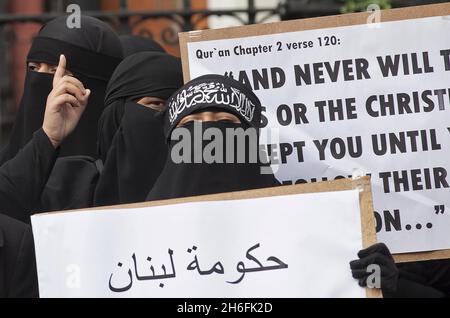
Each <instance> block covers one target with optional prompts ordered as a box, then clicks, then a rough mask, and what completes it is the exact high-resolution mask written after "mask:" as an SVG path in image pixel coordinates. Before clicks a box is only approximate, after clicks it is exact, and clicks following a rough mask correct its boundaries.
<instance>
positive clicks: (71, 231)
mask: <svg viewBox="0 0 450 318" xmlns="http://www.w3.org/2000/svg"><path fill="white" fill-rule="evenodd" d="M372 211H373V206H372V197H371V192H370V182H369V180H368V178H362V179H358V180H353V181H352V180H340V181H333V182H323V183H316V184H305V185H296V186H286V187H280V188H273V189H262V190H252V191H243V192H234V193H227V194H219V195H209V196H202V197H195V198H185V199H177V200H168V201H159V202H148V203H142V204H135V205H126V206H117V207H110V208H101V209H100V210H84V211H70V212H56V213H47V214H38V215H35V216H33V217H32V224H33V233H34V237H35V245H36V259H37V267H38V277H39V289H40V295H41V297H155V298H159V297H182V298H192V297H201V298H210V297H251V298H259V297H262V298H266V297H365V296H366V295H368V296H378V295H379V292H377V291H376V290H375V289H371V290H367V293H366V292H365V291H364V289H362V288H361V287H359V285H358V282H357V281H356V280H354V279H353V278H352V276H351V271H350V267H349V262H350V261H351V260H353V259H355V258H357V256H356V254H357V252H358V251H359V250H360V249H361V248H363V247H367V246H369V245H371V244H373V243H375V230H374V218H373V213H372Z"/></svg>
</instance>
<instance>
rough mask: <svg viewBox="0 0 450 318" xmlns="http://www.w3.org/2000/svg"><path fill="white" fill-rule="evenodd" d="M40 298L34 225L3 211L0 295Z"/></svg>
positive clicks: (0, 225) (0, 250) (0, 296)
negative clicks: (32, 230)
mask: <svg viewBox="0 0 450 318" xmlns="http://www.w3.org/2000/svg"><path fill="white" fill-rule="evenodd" d="M37 297H39V291H38V282H37V272H36V261H35V255H34V244H33V235H32V233H31V228H30V227H29V226H28V225H26V224H24V223H22V222H19V221H17V220H14V219H11V218H9V217H7V216H4V215H1V214H0V298H37Z"/></svg>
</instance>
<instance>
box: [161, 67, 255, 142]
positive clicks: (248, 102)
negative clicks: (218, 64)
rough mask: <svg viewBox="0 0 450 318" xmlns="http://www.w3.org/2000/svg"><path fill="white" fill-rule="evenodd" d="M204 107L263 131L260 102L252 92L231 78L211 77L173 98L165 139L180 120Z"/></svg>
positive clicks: (194, 84) (205, 76) (195, 80)
mask: <svg viewBox="0 0 450 318" xmlns="http://www.w3.org/2000/svg"><path fill="white" fill-rule="evenodd" d="M205 108H219V109H223V110H224V111H227V112H229V113H232V114H234V115H236V116H237V117H238V118H239V119H240V120H241V122H242V123H245V124H248V125H249V126H250V127H254V128H260V124H261V102H260V101H259V99H258V97H257V96H256V95H255V94H254V93H253V91H252V90H251V89H250V88H248V87H247V86H245V85H243V84H241V83H240V82H238V81H236V80H233V79H231V78H229V77H225V76H222V75H215V74H209V75H203V76H201V77H198V78H196V79H194V80H192V81H190V82H188V83H186V84H185V85H184V86H183V87H182V88H180V89H179V90H178V91H177V92H176V93H175V94H173V95H172V97H170V99H169V100H168V102H167V111H166V116H165V117H166V118H165V123H164V132H165V135H166V138H167V139H169V138H170V135H171V133H172V130H173V129H174V128H175V127H177V125H178V123H179V122H180V121H181V119H183V118H184V117H186V116H188V115H190V114H192V113H194V112H196V111H198V110H202V109H205Z"/></svg>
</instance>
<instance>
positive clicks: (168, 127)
mask: <svg viewBox="0 0 450 318" xmlns="http://www.w3.org/2000/svg"><path fill="white" fill-rule="evenodd" d="M201 112H225V113H230V114H232V115H233V116H234V117H235V118H236V119H237V121H238V122H236V121H231V120H228V119H226V120H217V121H212V120H211V121H210V120H206V121H203V122H202V123H201V124H200V123H198V122H195V121H190V122H187V123H186V124H184V125H183V118H185V117H187V116H190V115H192V114H196V113H201ZM260 124H261V103H260V101H259V99H258V97H257V96H256V95H255V94H254V93H253V92H252V91H251V89H249V88H248V87H246V86H244V85H242V84H241V83H239V82H237V81H235V80H232V79H230V78H227V77H224V76H221V75H204V76H201V77H199V78H197V79H194V80H192V81H191V82H189V83H187V84H185V86H183V87H182V88H181V89H180V90H179V91H177V92H176V93H175V94H174V95H173V96H172V97H171V98H170V99H169V101H168V108H167V110H166V112H165V117H164V127H165V136H166V138H167V141H168V143H169V152H168V154H169V155H168V157H167V160H166V164H165V166H164V169H163V171H162V172H161V175H160V176H159V178H158V180H157V181H156V183H155V185H154V187H153V189H152V190H151V191H150V193H149V194H148V196H147V200H148V201H154V200H165V199H175V198H182V197H190V196H198V195H206V194H214V193H225V192H233V191H242V190H251V189H258V188H267V187H275V186H278V185H280V183H279V182H278V180H276V179H275V177H274V175H273V173H272V171H271V170H270V166H269V165H268V164H267V163H263V162H262V160H261V159H262V158H261V157H260V152H259V150H258V149H259V128H260ZM179 125H181V127H178V126H179ZM209 129H213V130H214V131H215V132H217V133H220V134H219V135H221V136H222V138H223V139H222V142H221V143H220V142H218V145H219V147H223V148H222V149H221V152H222V161H221V159H220V156H219V159H218V160H217V161H213V162H210V161H207V160H206V158H205V157H204V154H206V153H207V152H208V151H207V149H209V150H211V143H212V142H214V141H216V140H215V139H214V138H216V137H214V138H212V136H211V140H204V138H203V137H204V136H205V133H207V131H208V130H209ZM180 130H184V132H185V133H187V135H185V134H184V133H180V134H179V135H180V136H181V135H183V136H184V135H185V136H188V138H191V139H190V143H189V144H190V147H187V148H189V149H186V147H184V148H182V150H180V149H181V148H178V147H179V146H180V143H181V142H183V143H185V142H186V140H183V138H184V137H180V139H177V138H174V139H176V140H172V139H173V138H172V137H173V136H172V135H173V134H175V133H177V134H178V133H179V132H180ZM230 130H231V131H235V132H236V131H237V130H241V131H244V132H248V133H249V136H253V137H249V138H247V139H246V142H245V146H244V148H239V147H237V145H238V142H237V139H234V140H233V141H231V139H230V138H235V137H234V136H231V135H229V134H228V132H229V131H230ZM211 131H212V130H210V132H211ZM252 132H253V134H252ZM230 144H234V147H235V148H234V149H233V150H232V149H230V148H229V147H228V145H230ZM195 145H197V146H195ZM175 148H177V150H175ZM185 150H188V151H187V153H188V155H186V157H184V151H185ZM230 150H232V151H233V154H232V155H230V153H229V152H231V151H230ZM218 151H219V148H215V151H212V152H211V153H213V152H214V153H217V152H218ZM239 151H242V152H244V157H243V158H245V160H243V161H242V160H241V161H239V158H238V156H239V155H238V152H239ZM254 152H257V154H256V155H255V153H254ZM252 153H253V155H254V156H253V158H256V160H253V161H252V159H251V158H252ZM178 154H181V156H182V157H183V158H184V159H188V160H184V159H183V160H180V158H178V159H177V158H175V157H176V156H177V155H178ZM196 157H197V158H200V160H198V159H196ZM226 158H232V159H233V160H231V161H232V162H228V161H227V159H226Z"/></svg>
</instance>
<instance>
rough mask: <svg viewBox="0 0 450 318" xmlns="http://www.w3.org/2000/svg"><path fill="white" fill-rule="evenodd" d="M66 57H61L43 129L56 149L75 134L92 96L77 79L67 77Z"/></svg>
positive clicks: (48, 101)
mask: <svg viewBox="0 0 450 318" xmlns="http://www.w3.org/2000/svg"><path fill="white" fill-rule="evenodd" d="M66 65H67V61H66V57H65V56H64V55H61V56H60V59H59V64H58V68H57V70H56V73H55V75H54V78H53V90H52V91H51V92H50V94H49V95H48V98H47V105H46V108H45V115H44V123H43V125H42V128H43V130H44V132H45V133H46V134H47V136H48V138H49V139H50V141H51V142H52V144H53V146H54V147H55V148H57V147H59V145H60V144H61V142H62V141H63V140H64V139H65V138H66V137H67V136H68V135H69V134H70V133H72V132H73V130H74V129H75V127H76V126H77V124H78V122H79V120H80V118H81V115H82V114H83V112H84V110H85V109H86V105H87V103H88V100H89V96H90V95H91V91H90V90H89V89H85V88H84V85H83V84H82V83H81V82H80V81H79V80H78V79H76V78H75V77H73V76H68V75H66V72H67V71H66Z"/></svg>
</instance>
